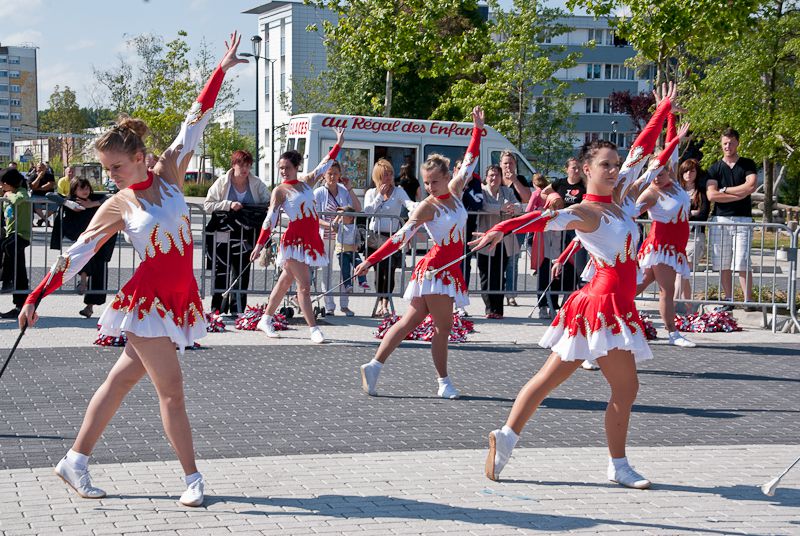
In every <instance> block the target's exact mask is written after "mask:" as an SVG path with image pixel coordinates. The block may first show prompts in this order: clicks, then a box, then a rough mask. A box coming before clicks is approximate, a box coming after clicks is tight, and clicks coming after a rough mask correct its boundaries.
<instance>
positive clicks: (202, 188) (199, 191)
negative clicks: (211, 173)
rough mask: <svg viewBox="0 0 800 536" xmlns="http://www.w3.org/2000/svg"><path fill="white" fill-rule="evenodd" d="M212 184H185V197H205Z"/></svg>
mask: <svg viewBox="0 0 800 536" xmlns="http://www.w3.org/2000/svg"><path fill="white" fill-rule="evenodd" d="M211 184H212V183H210V182H184V183H183V195H185V196H186V197H205V196H206V194H208V189H209V188H211Z"/></svg>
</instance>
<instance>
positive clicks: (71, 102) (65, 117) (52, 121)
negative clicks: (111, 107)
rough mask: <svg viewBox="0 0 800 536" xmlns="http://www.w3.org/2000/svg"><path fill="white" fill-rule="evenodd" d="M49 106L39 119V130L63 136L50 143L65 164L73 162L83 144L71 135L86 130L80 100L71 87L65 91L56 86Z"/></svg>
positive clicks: (53, 138)
mask: <svg viewBox="0 0 800 536" xmlns="http://www.w3.org/2000/svg"><path fill="white" fill-rule="evenodd" d="M48 105H49V106H48V109H47V110H45V111H44V112H42V113H41V115H40V117H39V129H40V130H41V131H42V132H53V133H58V134H63V136H58V137H55V136H53V137H51V138H50V143H52V144H53V145H55V148H56V153H57V154H59V155H61V156H62V158H63V159H64V161H65V162H71V161H72V158H73V156H74V155H76V154H79V153H80V150H81V145H82V143H83V142H82V140H81V139H79V138H74V137H71V136H69V134H81V133H82V132H83V130H84V129H85V128H86V119H85V118H84V116H83V114H82V113H81V109H80V106H78V99H77V97H76V95H75V92H74V91H73V90H72V89H70V87H69V86H64V89H61V88H60V87H59V86H56V87H55V88H54V90H53V93H52V94H51V95H50V98H49V99H48Z"/></svg>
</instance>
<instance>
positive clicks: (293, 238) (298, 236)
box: [258, 145, 340, 268]
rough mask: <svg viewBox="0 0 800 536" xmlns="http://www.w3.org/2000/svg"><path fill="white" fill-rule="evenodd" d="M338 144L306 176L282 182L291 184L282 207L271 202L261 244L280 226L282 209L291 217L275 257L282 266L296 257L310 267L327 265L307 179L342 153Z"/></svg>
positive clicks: (322, 173) (312, 193) (326, 168)
mask: <svg viewBox="0 0 800 536" xmlns="http://www.w3.org/2000/svg"><path fill="white" fill-rule="evenodd" d="M339 149H340V147H339V145H334V146H333V148H332V149H331V151H330V152H329V153H328V155H327V156H326V157H325V158H324V159H323V160H322V162H320V163H319V165H318V166H317V167H316V168H314V170H313V171H311V173H309V174H308V175H306V176H305V177H304V178H303V180H297V179H295V180H291V181H283V184H287V185H289V186H290V187H289V188H287V189H286V198H285V199H284V201H283V203H281V204H280V205H279V206H272V205H270V207H269V211H268V212H267V217H266V218H264V223H263V224H262V225H261V234H260V235H259V236H258V244H259V245H261V246H264V245H265V244H266V243H267V241H268V240H269V237H270V235H271V234H272V230H273V229H274V228H275V227H276V226H277V224H278V219H279V218H280V212H281V211H283V213H284V214H285V215H286V217H287V218H288V219H289V224H288V225H287V226H286V230H285V231H284V232H283V235H282V236H281V241H280V244H279V245H278V255H277V257H276V259H275V262H276V265H277V266H278V267H279V268H280V267H283V265H284V264H286V261H288V260H289V259H293V260H296V261H299V262H302V263H303V264H306V265H308V266H326V265H327V264H328V256H327V255H326V254H325V244H323V242H322V238H321V237H320V233H319V216H317V211H316V208H315V202H314V189H313V188H311V187H310V186H309V185H308V184H306V182H305V181H307V180H308V181H310V180H313V179H317V178H319V177H321V176H322V175H324V174H325V172H326V171H327V170H328V168H330V167H331V165H332V164H333V162H334V161H335V160H336V156H337V155H338V154H339Z"/></svg>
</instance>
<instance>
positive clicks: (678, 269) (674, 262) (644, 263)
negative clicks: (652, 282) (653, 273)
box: [639, 249, 692, 278]
mask: <svg viewBox="0 0 800 536" xmlns="http://www.w3.org/2000/svg"><path fill="white" fill-rule="evenodd" d="M656 264H666V265H667V266H669V267H670V268H672V269H673V270H675V273H677V274H678V275H679V276H681V277H687V278H688V277H691V276H692V271H691V270H690V269H689V260H688V259H687V258H686V254H685V253H677V254H676V253H672V252H670V251H667V250H664V249H660V250H656V249H654V250H651V251H649V252H647V253H646V254H645V255H643V256H642V257H641V258H640V259H639V271H641V272H644V271H645V270H646V269H647V268H651V267H653V266H655V265H656Z"/></svg>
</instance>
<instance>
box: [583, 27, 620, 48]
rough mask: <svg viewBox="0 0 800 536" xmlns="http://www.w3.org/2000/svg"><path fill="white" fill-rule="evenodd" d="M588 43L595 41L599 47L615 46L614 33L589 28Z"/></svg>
mask: <svg viewBox="0 0 800 536" xmlns="http://www.w3.org/2000/svg"><path fill="white" fill-rule="evenodd" d="M588 41H594V42H595V44H596V45H598V46H609V45H613V44H614V32H612V31H611V30H605V29H600V28H589V39H588Z"/></svg>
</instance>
